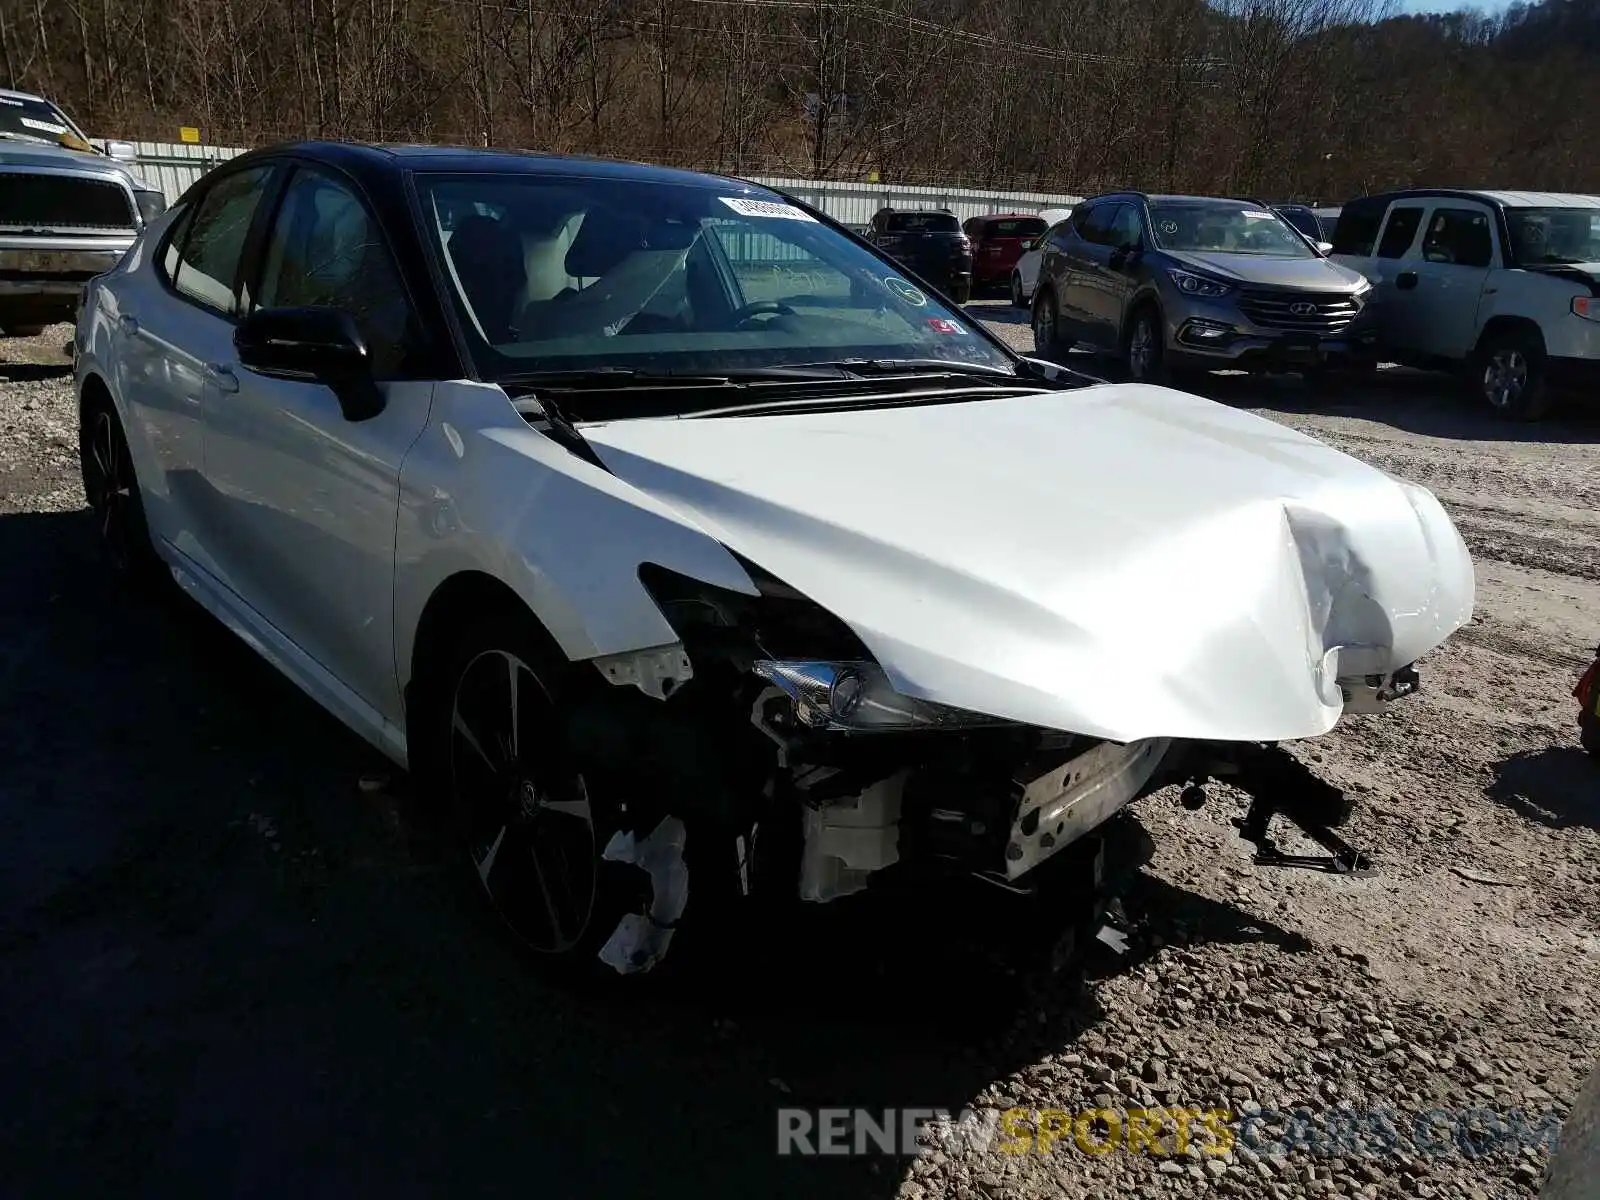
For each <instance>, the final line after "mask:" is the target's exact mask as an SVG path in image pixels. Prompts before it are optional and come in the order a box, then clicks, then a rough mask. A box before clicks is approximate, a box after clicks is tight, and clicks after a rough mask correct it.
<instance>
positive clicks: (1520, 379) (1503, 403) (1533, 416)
mask: <svg viewBox="0 0 1600 1200" xmlns="http://www.w3.org/2000/svg"><path fill="white" fill-rule="evenodd" d="M1474 381H1475V384H1476V386H1477V389H1478V394H1479V395H1480V396H1482V397H1483V399H1484V400H1485V401H1486V402H1487V403H1488V405H1489V407H1490V409H1492V410H1493V411H1494V412H1495V413H1496V414H1498V415H1499V416H1502V417H1505V418H1506V419H1508V420H1512V421H1537V420H1539V419H1540V418H1541V417H1543V416H1544V415H1545V413H1546V412H1547V411H1548V410H1549V406H1550V405H1549V397H1548V394H1547V392H1546V390H1545V355H1544V342H1543V339H1541V338H1540V337H1539V335H1538V334H1536V333H1534V332H1532V331H1531V330H1524V329H1510V330H1506V331H1504V332H1502V333H1496V334H1491V335H1490V336H1489V337H1487V338H1485V339H1484V341H1483V344H1482V346H1480V347H1479V350H1478V355H1477V363H1476V369H1475V371H1474Z"/></svg>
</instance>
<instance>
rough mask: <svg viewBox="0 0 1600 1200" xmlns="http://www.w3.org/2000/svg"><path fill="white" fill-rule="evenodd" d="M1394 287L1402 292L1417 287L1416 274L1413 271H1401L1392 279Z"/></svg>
mask: <svg viewBox="0 0 1600 1200" xmlns="http://www.w3.org/2000/svg"><path fill="white" fill-rule="evenodd" d="M1394 286H1395V287H1397V288H1399V289H1400V290H1401V291H1402V292H1409V291H1411V290H1412V289H1413V288H1415V287H1416V286H1417V273H1416V272H1415V271H1401V272H1400V274H1398V275H1396V276H1395V277H1394Z"/></svg>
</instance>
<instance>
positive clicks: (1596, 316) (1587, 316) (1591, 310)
mask: <svg viewBox="0 0 1600 1200" xmlns="http://www.w3.org/2000/svg"><path fill="white" fill-rule="evenodd" d="M1572 311H1573V314H1574V315H1576V316H1580V317H1582V318H1583V319H1584V320H1585V321H1600V296H1574V297H1573V298H1572Z"/></svg>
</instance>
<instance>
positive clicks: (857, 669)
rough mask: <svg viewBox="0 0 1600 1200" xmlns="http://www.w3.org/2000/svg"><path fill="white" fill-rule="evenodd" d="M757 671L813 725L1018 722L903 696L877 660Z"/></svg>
mask: <svg viewBox="0 0 1600 1200" xmlns="http://www.w3.org/2000/svg"><path fill="white" fill-rule="evenodd" d="M753 669H754V671H755V673H756V674H757V675H759V676H760V677H761V678H762V679H765V680H768V681H769V682H771V683H773V684H776V685H777V686H778V687H779V688H780V689H781V690H782V691H784V692H786V693H788V695H789V698H790V699H792V700H793V701H794V710H795V716H796V717H798V718H799V720H800V722H801V724H803V725H807V726H809V727H811V728H813V729H842V730H855V731H859V732H871V731H874V730H889V729H966V728H976V727H978V726H983V725H1010V724H1013V722H1010V721H1005V720H1002V719H1001V718H999V717H990V716H985V715H984V714H982V713H974V712H967V711H966V710H965V709H960V708H948V707H946V706H945V705H943V704H934V703H932V702H931V701H927V700H918V699H916V698H914V697H912V696H904V695H901V694H900V693H899V692H897V691H895V690H894V688H893V687H892V686H890V684H889V679H888V676H886V675H885V674H884V673H883V668H882V667H880V666H878V664H877V663H873V662H799V661H792V660H791V661H783V662H778V661H773V660H771V659H764V660H762V661H759V662H757V663H755V664H754V667H753Z"/></svg>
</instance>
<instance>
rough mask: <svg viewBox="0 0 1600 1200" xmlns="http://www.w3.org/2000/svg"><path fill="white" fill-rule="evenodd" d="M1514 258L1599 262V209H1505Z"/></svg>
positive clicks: (1533, 261) (1551, 261) (1525, 261)
mask: <svg viewBox="0 0 1600 1200" xmlns="http://www.w3.org/2000/svg"><path fill="white" fill-rule="evenodd" d="M1506 226H1507V229H1508V231H1509V232H1510V234H1511V247H1512V249H1513V250H1514V251H1515V252H1516V256H1517V261H1518V262H1524V263H1591V262H1600V208H1508V209H1506Z"/></svg>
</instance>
